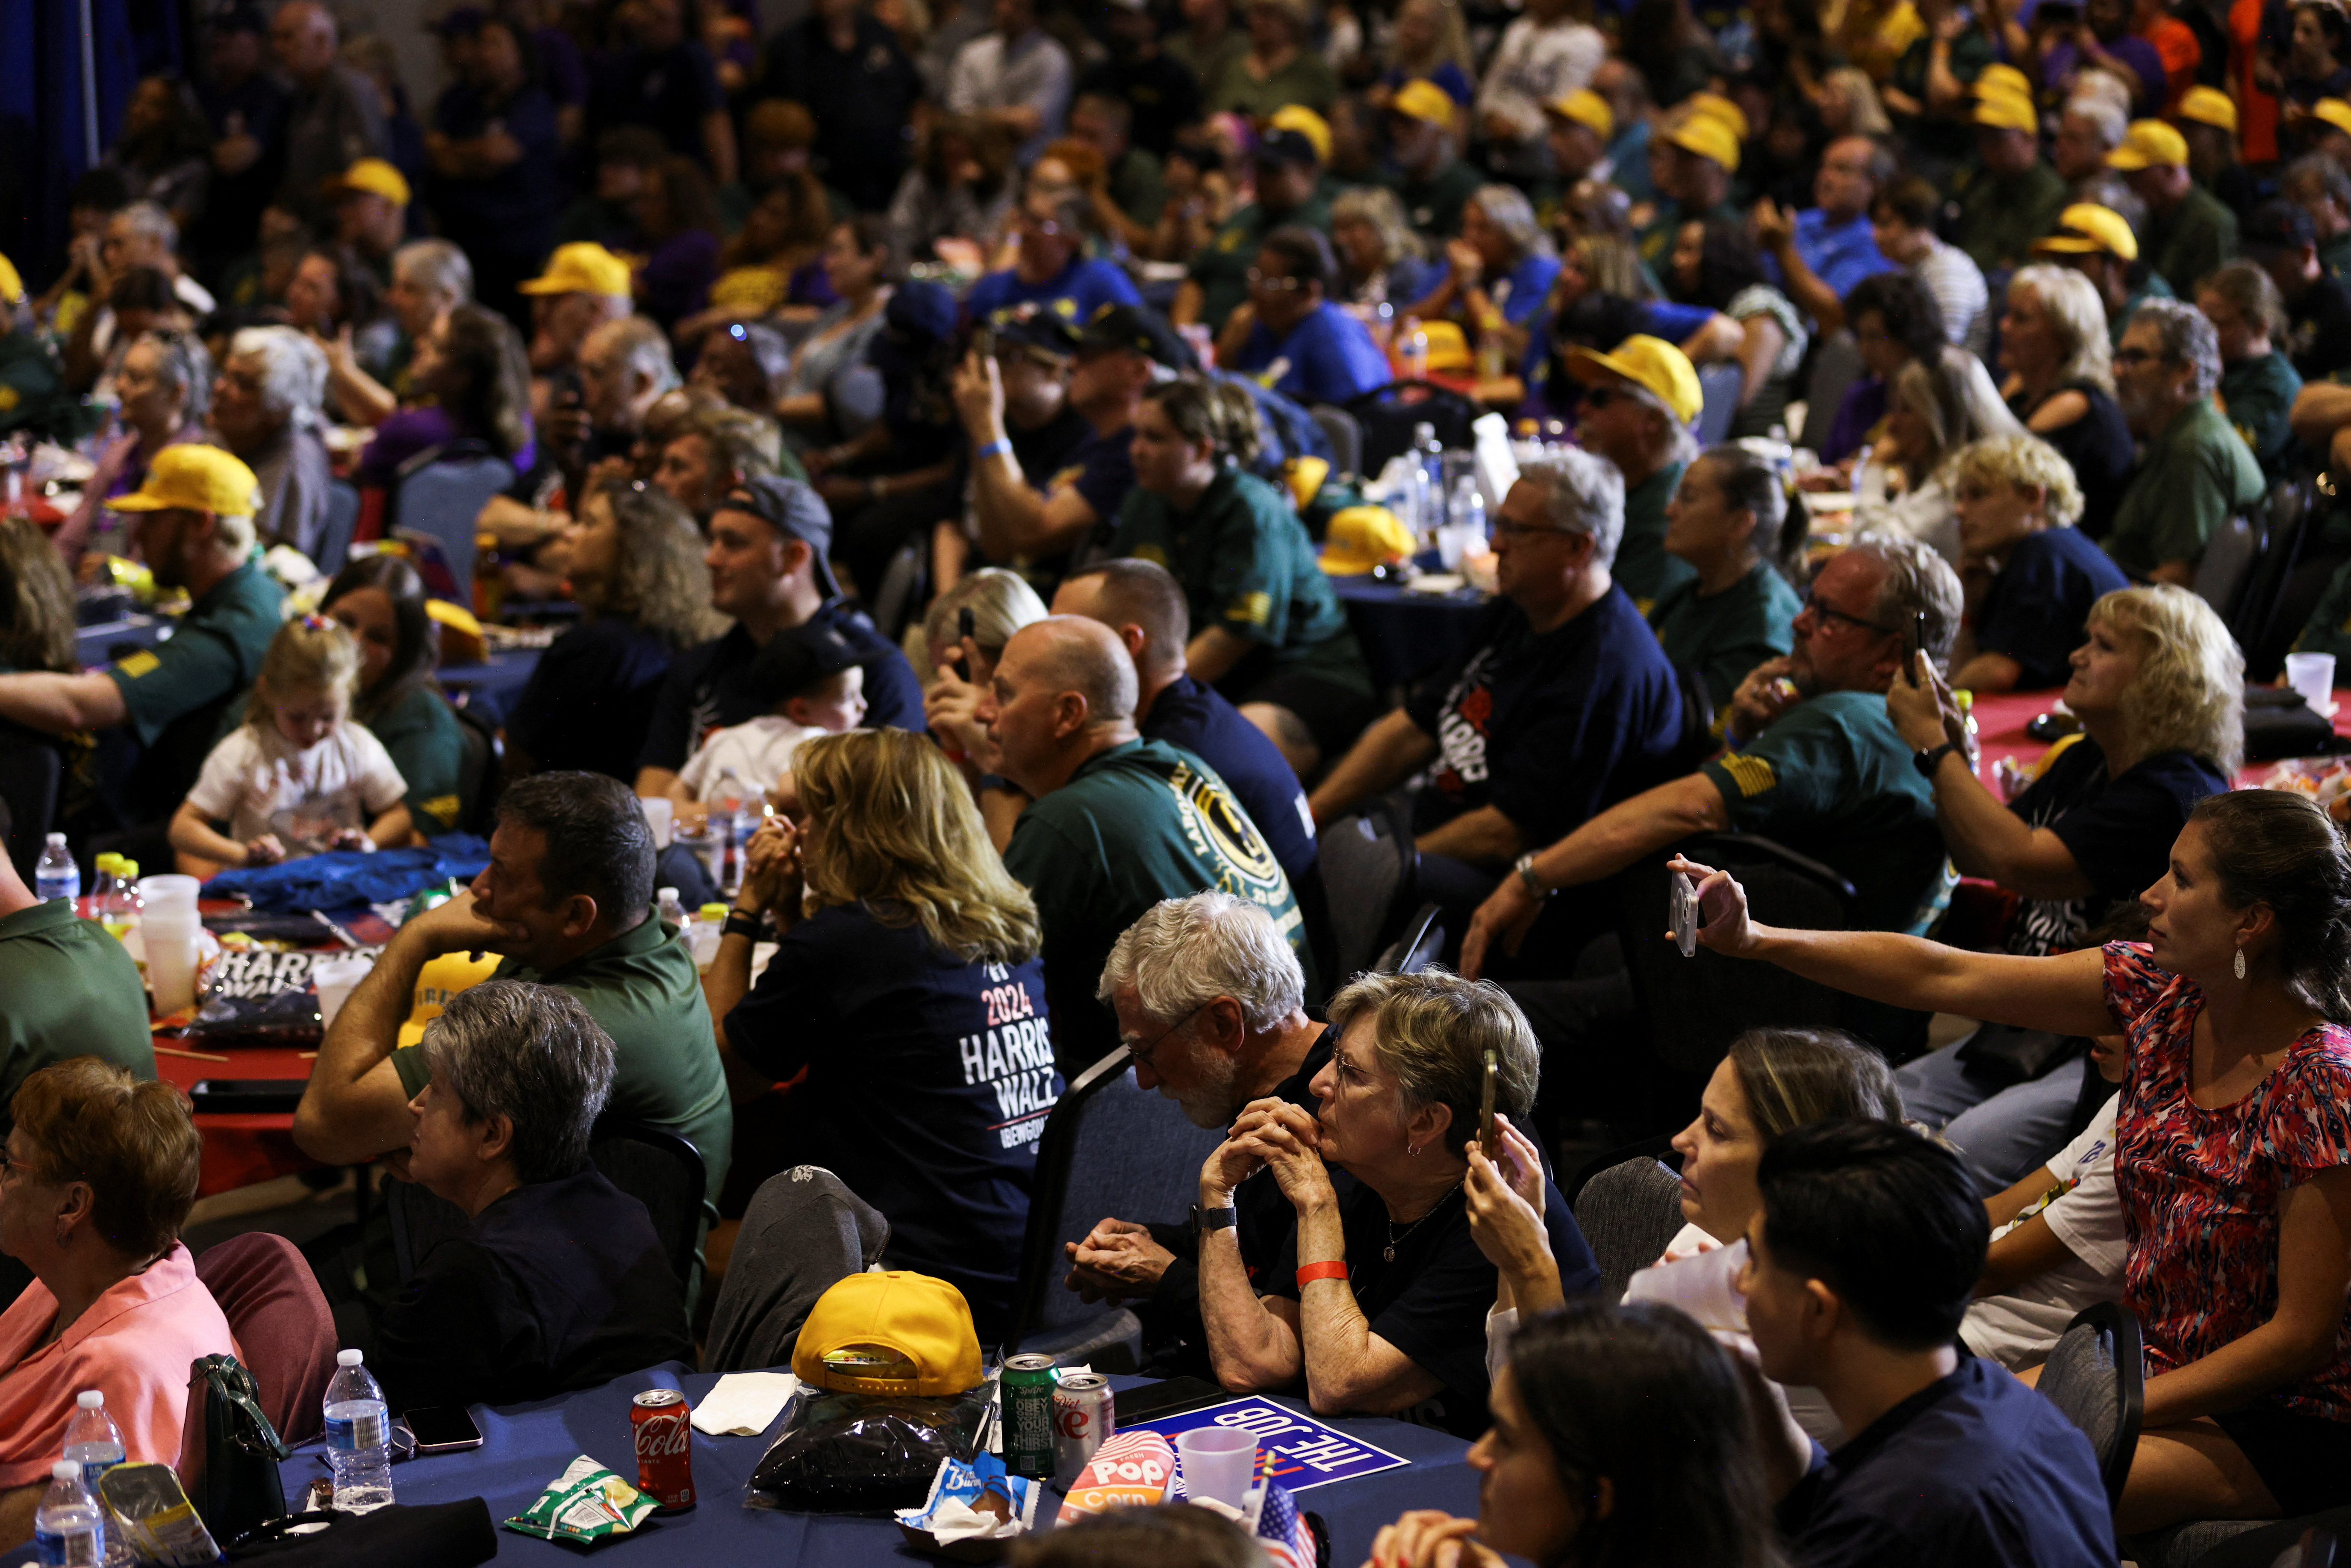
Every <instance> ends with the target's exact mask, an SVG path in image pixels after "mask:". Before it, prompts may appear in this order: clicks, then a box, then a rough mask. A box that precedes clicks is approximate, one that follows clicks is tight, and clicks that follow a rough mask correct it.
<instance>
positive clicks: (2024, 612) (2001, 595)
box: [1976, 528, 2130, 692]
mask: <svg viewBox="0 0 2351 1568" xmlns="http://www.w3.org/2000/svg"><path fill="white" fill-rule="evenodd" d="M2129 586H2130V579H2129V578H2127V577H2125V576H2124V575H2123V569H2122V568H2120V567H2118V566H2116V564H2115V563H2114V558H2113V557H2111V556H2109V555H2107V554H2106V552H2105V551H2104V550H2102V549H2099V548H2098V547H2097V546H2096V545H2095V544H2093V543H2092V542H2091V541H2090V539H2089V538H2088V537H2087V536H2086V535H2084V534H2081V533H2078V532H2076V531H2075V530H2074V529H2072V528H2043V529H2042V530H2041V531H2040V532H2038V533H2032V534H2027V535H2025V536H2024V538H2022V539H2020V540H2019V541H2017V546H2016V548H2015V549H2013V550H2011V551H2010V552H2009V557H2008V560H2007V563H2006V564H2005V565H2003V566H2002V567H2001V569H2000V573H1999V575H1998V576H1996V577H1994V578H1993V579H1992V580H1991V586H1989V587H1987V588H1986V589H1985V590H1984V598H1983V606H1982V608H1981V609H1980V610H1978V611H1977V612H1976V648H1977V651H1978V652H1980V653H2004V654H2006V655H2007V656H2008V657H2010V658H2011V659H2013V660H2015V661H2016V664H2017V677H2016V685H2017V689H2018V690H2019V691H2028V692H2029V691H2037V690H2040V689H2042V688H2043V687H2046V686H2062V685H2064V684H2065V682H2066V680H2067V679H2068V678H2069V677H2071V675H2072V674H2073V671H2074V667H2073V664H2072V654H2073V652H2074V649H2076V648H2078V647H2080V646H2081V645H2082V641H2083V638H2084V636H2085V633H2084V632H2083V624H2084V622H2086V621H2088V619H2089V616H2090V606H2091V605H2093V604H2095V603H2096V602H2097V601H2098V599H2099V598H2100V596H2102V595H2104V594H2108V593H2112V592H2113V591H2115V590H2116V589H2118V588H2128V587H2129Z"/></svg>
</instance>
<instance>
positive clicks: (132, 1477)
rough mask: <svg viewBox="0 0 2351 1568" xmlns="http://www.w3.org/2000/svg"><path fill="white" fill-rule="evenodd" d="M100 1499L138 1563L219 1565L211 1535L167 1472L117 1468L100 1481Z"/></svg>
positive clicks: (180, 1567) (174, 1567) (177, 1567)
mask: <svg viewBox="0 0 2351 1568" xmlns="http://www.w3.org/2000/svg"><path fill="white" fill-rule="evenodd" d="M98 1495H99V1500H100V1501H102V1502H104V1503H105V1504H106V1506H107V1509H108V1510H109V1511H110V1515H111V1518H112V1521H114V1522H116V1523H119V1524H120V1525H121V1527H122V1535H123V1539H124V1540H126V1541H128V1542H130V1543H131V1550H132V1551H134V1552H137V1553H138V1554H139V1556H140V1558H141V1560H142V1561H145V1562H149V1563H162V1564H163V1565H164V1568H197V1565H198V1564H199V1563H217V1562H218V1561H220V1554H221V1551H220V1548H219V1546H217V1545H215V1544H214V1542H213V1537H212V1531H208V1530H206V1529H205V1528H204V1521H203V1520H201V1519H199V1518H197V1517H196V1510H195V1506H194V1505H193V1503H191V1502H189V1501H188V1494H187V1493H186V1492H184V1491H183V1490H181V1489H180V1478H179V1477H178V1476H176V1475H174V1474H173V1473H172V1467H171V1466H169V1465H116V1466H115V1467H114V1468H113V1469H110V1470H108V1471H107V1472H106V1473H105V1474H104V1475H102V1476H100V1477H99V1478H98Z"/></svg>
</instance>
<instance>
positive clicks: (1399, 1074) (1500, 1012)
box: [1330, 568, 1949, 1155]
mask: <svg viewBox="0 0 2351 1568" xmlns="http://www.w3.org/2000/svg"><path fill="white" fill-rule="evenodd" d="M1945 570H1949V568H1945ZM1330 1018H1331V1030H1332V1035H1333V1037H1334V1038H1335V1037H1337V1036H1342V1035H1344V1034H1345V1033H1346V1032H1347V1030H1348V1028H1349V1027H1350V1026H1351V1025H1353V1023H1354V1022H1355V1020H1356V1019H1360V1018H1368V1019H1370V1020H1371V1025H1372V1049H1373V1050H1374V1051H1377V1052H1378V1053H1379V1057H1380V1061H1381V1062H1382V1063H1383V1064H1384V1065H1385V1066H1386V1068H1387V1069H1388V1071H1391V1072H1393V1073H1395V1078H1396V1088H1397V1097H1398V1100H1399V1102H1400V1103H1399V1105H1398V1109H1399V1110H1401V1111H1402V1112H1403V1113H1404V1114H1405V1115H1406V1116H1410V1115H1412V1114H1413V1113H1416V1112H1417V1111H1419V1110H1421V1109H1422V1108H1423V1107H1425V1106H1428V1105H1445V1106H1448V1107H1450V1108H1451V1110H1452V1112H1453V1124H1452V1125H1451V1126H1449V1127H1447V1129H1446V1130H1445V1146H1446V1147H1447V1148H1448V1149H1450V1150H1452V1151H1453V1152H1454V1153H1455V1154H1457V1155H1458V1154H1459V1153H1460V1152H1461V1150H1462V1148H1463V1146H1464V1145H1467V1144H1468V1142H1469V1140H1470V1139H1471V1138H1473V1137H1475V1136H1477V1134H1478V1111H1479V1104H1480V1103H1481V1102H1482V1101H1483V1099H1484V1095H1485V1071H1486V1053H1487V1052H1488V1051H1492V1052H1493V1053H1494V1064H1495V1066H1496V1068H1497V1069H1498V1071H1497V1072H1496V1075H1495V1077H1496V1082H1495V1084H1494V1109H1495V1110H1497V1111H1499V1112H1500V1113H1503V1114H1504V1115H1506V1116H1508V1117H1510V1120H1511V1122H1512V1123H1514V1124H1517V1125H1519V1126H1520V1127H1524V1126H1525V1125H1526V1123H1527V1119H1528V1117H1529V1116H1531V1114H1533V1112H1534V1108H1535V1090H1536V1087H1537V1086H1538V1085H1539V1084H1540V1083H1541V1079H1542V1051H1541V1047H1539V1046H1538V1045H1536V1044H1535V1031H1534V1030H1533V1029H1532V1028H1531V1026H1530V1025H1529V1024H1528V1022H1527V1018H1526V1015H1525V1014H1524V1013H1522V1012H1520V1011H1519V1006H1518V1004H1517V1003H1516V1002H1514V1001H1512V1000H1510V998H1509V997H1508V996H1507V995H1505V994H1504V993H1503V991H1502V988H1500V987H1499V986H1497V985H1495V984H1494V983H1493V982H1492V981H1490V980H1465V979H1463V978H1462V977H1460V976H1458V975H1456V974H1454V973H1452V972H1451V971H1449V970H1447V969H1442V968H1430V969H1424V970H1422V971H1421V972H1420V973H1419V974H1416V975H1358V976H1356V977H1355V978H1354V980H1353V983H1351V984H1349V985H1348V986H1347V987H1346V988H1344V989H1343V990H1341V991H1340V992H1339V994H1338V995H1337V996H1335V997H1332V998H1331V1007H1330Z"/></svg>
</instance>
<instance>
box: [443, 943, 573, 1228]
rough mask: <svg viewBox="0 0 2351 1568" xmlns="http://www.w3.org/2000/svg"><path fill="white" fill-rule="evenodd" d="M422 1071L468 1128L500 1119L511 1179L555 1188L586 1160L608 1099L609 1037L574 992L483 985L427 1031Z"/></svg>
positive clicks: (458, 999) (522, 983)
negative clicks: (451, 1100) (508, 1130)
mask: <svg viewBox="0 0 2351 1568" xmlns="http://www.w3.org/2000/svg"><path fill="white" fill-rule="evenodd" d="M423 1045H424V1051H425V1058H424V1062H425V1067H426V1069H427V1070H428V1071H431V1073H432V1074H433V1081H434V1083H436V1084H438V1085H439V1086H440V1087H441V1089H442V1090H443V1091H444V1092H447V1093H450V1094H454V1095H455V1096H456V1099H457V1104H458V1107H459V1113H460V1114H461V1115H462V1116H464V1118H465V1121H467V1122H468V1123H478V1122H482V1121H486V1120H487V1119H488V1118H489V1117H492V1116H504V1117H506V1118H507V1121H508V1122H510V1123H511V1124H513V1126H514V1134H513V1139H512V1141H511V1142H510V1143H509V1144H508V1145H507V1155H508V1157H509V1158H511V1159H512V1160H513V1161H514V1166H515V1174H516V1175H517V1176H520V1177H521V1178H522V1179H523V1180H524V1181H526V1182H534V1181H553V1180H555V1179H557V1178H559V1177H561V1176H569V1175H571V1174H572V1173H573V1172H574V1171H577V1170H578V1169H579V1168H580V1166H583V1165H585V1164H586V1163H587V1161H588V1133H589V1129H590V1127H592V1126H594V1125H595V1123H596V1118H597V1116H598V1115H599V1114H601V1113H602V1111H603V1109H604V1102H605V1101H606V1100H607V1099H608V1098H610V1097H611V1092H612V1074H613V1070H614V1069H613V1061H614V1058H613V1051H612V1038H611V1036H610V1035H608V1034H606V1033H605V1032H604V1031H603V1030H601V1028H599V1027H598V1026H597V1023H596V1020H595V1019H592V1018H590V1017H589V1016H588V1009H586V1008H584V1007H582V1006H580V999H579V998H577V997H574V996H573V995H572V994H571V993H570V992H569V991H565V990H560V989H558V988H556V987H553V986H538V985H533V984H531V983H530V982H529V981H528V980H485V981H483V982H482V983H481V984H480V985H478V986H475V987H473V988H470V989H468V990H465V991H461V992H459V993H458V994H457V995H456V996H455V997H452V998H450V999H449V1003H448V1005H447V1006H446V1007H444V1009H442V1010H441V1016H440V1017H439V1018H436V1019H433V1020H432V1022H430V1023H428V1024H426V1025H425V1026H424V1041H423Z"/></svg>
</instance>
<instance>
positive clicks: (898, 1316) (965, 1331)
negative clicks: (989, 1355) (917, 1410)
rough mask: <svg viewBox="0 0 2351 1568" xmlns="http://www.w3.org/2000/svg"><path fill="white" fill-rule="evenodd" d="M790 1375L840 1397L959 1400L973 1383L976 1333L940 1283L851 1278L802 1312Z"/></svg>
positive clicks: (956, 1296) (961, 1304) (892, 1274)
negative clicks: (805, 1315)
mask: <svg viewBox="0 0 2351 1568" xmlns="http://www.w3.org/2000/svg"><path fill="white" fill-rule="evenodd" d="M910 1370H911V1372H912V1374H913V1375H911V1376H909V1375H907V1374H908V1372H909V1371H910ZM792 1371H793V1372H794V1373H795V1374H797V1375H799V1380H800V1381H801V1382H802V1383H804V1384H806V1385H809V1386H810V1387H812V1388H830V1389H832V1390H834V1391H835V1392H837V1393H841V1394H898V1395H905V1394H913V1395H922V1396H931V1397H934V1398H935V1397H939V1396H946V1395H955V1394H961V1393H963V1392H964V1391H965V1390H966V1389H968V1388H972V1387H975V1386H977V1384H978V1383H979V1335H978V1334H977V1333H976V1332H974V1330H973V1328H972V1326H971V1306H970V1304H969V1303H968V1302H967V1301H965V1300H964V1299H963V1292H962V1291H958V1290H956V1288H955V1287H954V1286H953V1285H950V1284H948V1283H947V1282H946V1281H945V1280H935V1279H933V1278H931V1277H930V1276H929V1275H928V1274H916V1273H911V1272H909V1271H907V1270H894V1269H893V1270H890V1271H889V1272H887V1273H880V1274H850V1275H847V1276H844V1277H843V1278H841V1279H840V1280H837V1281H834V1282H833V1284H832V1287H831V1289H830V1290H828V1291H825V1293H824V1294H823V1295H821V1296H819V1297H818V1298H817V1299H816V1305H815V1306H813V1307H810V1309H809V1315H808V1322H805V1323H803V1324H802V1325H800V1337H799V1342H798V1343H796V1344H794V1345H793V1346H792Z"/></svg>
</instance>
